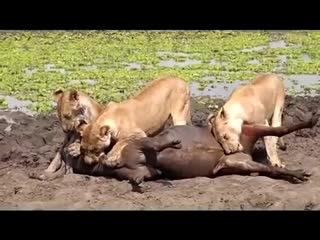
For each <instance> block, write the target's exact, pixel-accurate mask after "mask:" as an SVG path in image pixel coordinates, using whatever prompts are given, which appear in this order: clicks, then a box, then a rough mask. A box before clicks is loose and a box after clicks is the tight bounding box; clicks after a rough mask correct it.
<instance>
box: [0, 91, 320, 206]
mask: <svg viewBox="0 0 320 240" xmlns="http://www.w3.org/2000/svg"><path fill="white" fill-rule="evenodd" d="M319 103H320V97H319V96H318V97H305V98H304V97H296V98H291V97H288V98H287V99H286V110H285V113H284V119H283V122H284V124H285V123H290V122H292V121H293V122H296V121H299V120H298V116H301V112H300V111H301V110H299V109H302V111H308V110H309V111H312V110H313V111H314V110H317V109H318V108H319ZM221 104H222V101H221V100H220V101H218V106H220V105H221ZM297 107H298V108H297ZM192 109H193V114H192V119H193V123H194V124H196V125H203V124H205V119H206V117H207V115H208V113H209V112H210V110H209V109H208V107H207V106H206V105H203V104H200V103H197V102H196V101H194V100H193V104H192ZM13 121H14V122H13ZM284 139H285V141H286V143H287V150H286V151H281V150H279V155H280V157H281V158H282V160H283V161H284V162H285V164H286V165H287V167H288V168H291V169H296V168H298V169H300V168H304V169H306V170H308V171H310V172H311V173H312V176H311V178H310V180H309V181H307V182H304V183H301V184H292V183H289V182H286V181H284V180H274V179H271V178H268V177H262V176H237V175H232V176H222V177H217V178H214V179H209V178H204V177H201V178H194V179H185V180H177V181H165V182H164V181H159V182H147V183H146V184H145V185H146V187H148V190H147V191H146V192H145V193H143V194H141V193H137V192H132V191H131V186H130V185H129V184H128V182H126V181H118V180H115V179H107V178H104V177H91V176H86V175H80V174H71V175H66V176H65V177H64V178H61V179H56V180H54V181H50V182H46V181H39V180H36V179H30V178H29V177H28V174H29V173H31V172H35V171H36V172H41V171H43V170H44V169H45V168H46V167H47V166H48V164H49V163H50V160H51V159H52V158H53V157H54V155H55V152H56V150H57V149H58V147H59V144H60V143H61V142H62V140H63V133H62V130H61V129H60V127H59V125H58V120H57V118H56V117H55V115H54V114H53V115H51V116H49V117H42V116H39V117H37V118H33V117H30V116H27V115H25V114H23V113H19V112H6V111H3V112H0V208H1V209H302V210H303V209H308V210H315V209H320V148H319V144H320V123H319V122H318V124H317V126H316V127H314V128H313V129H311V130H309V129H306V130H300V131H298V132H296V133H292V134H290V135H287V136H286V137H285V138H284ZM263 150H264V147H263V145H262V144H257V153H263ZM259 155H261V154H259Z"/></svg>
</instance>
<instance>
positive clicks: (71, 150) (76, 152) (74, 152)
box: [67, 142, 81, 157]
mask: <svg viewBox="0 0 320 240" xmlns="http://www.w3.org/2000/svg"><path fill="white" fill-rule="evenodd" d="M67 152H68V154H69V155H70V156H72V157H78V156H80V154H81V152H80V142H74V143H72V144H70V145H69V146H68V147H67Z"/></svg>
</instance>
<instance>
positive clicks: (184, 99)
mask: <svg viewBox="0 0 320 240" xmlns="http://www.w3.org/2000/svg"><path fill="white" fill-rule="evenodd" d="M170 117H171V118H172V121H173V125H187V124H188V123H191V113H190V89H189V85H188V84H187V82H186V81H184V80H183V79H181V78H178V77H174V76H163V77H160V78H158V79H155V80H153V81H152V82H151V83H149V84H148V85H147V86H145V87H144V88H143V89H142V90H141V91H140V92H139V93H138V94H137V95H135V96H133V97H132V98H130V99H128V100H125V101H123V102H120V103H114V104H112V105H109V106H108V107H107V108H105V109H104V110H103V111H102V113H101V114H100V115H99V116H98V117H97V119H96V120H94V121H93V122H92V123H91V124H88V123H87V122H85V121H82V124H79V127H78V131H79V132H80V134H81V136H82V140H81V144H80V148H81V152H82V153H84V155H85V157H84V161H85V162H86V163H87V164H94V163H97V162H99V158H100V157H101V156H103V155H104V154H105V150H107V149H108V147H109V148H110V147H112V149H111V151H109V152H108V153H107V154H108V157H107V158H103V159H105V160H104V161H103V164H104V165H106V166H109V167H115V166H117V165H118V164H119V163H120V162H119V156H120V153H121V151H122V148H123V147H124V145H123V144H121V143H119V144H116V143H117V142H118V141H119V140H121V139H123V138H126V137H128V136H132V135H135V136H136V137H146V136H154V135H156V134H157V133H159V132H160V131H161V130H163V129H164V126H165V123H166V122H167V120H168V119H169V118H170Z"/></svg>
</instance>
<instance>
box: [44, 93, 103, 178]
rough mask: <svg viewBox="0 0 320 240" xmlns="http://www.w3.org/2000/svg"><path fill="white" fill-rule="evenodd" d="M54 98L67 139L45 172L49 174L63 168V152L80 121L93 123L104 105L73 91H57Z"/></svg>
mask: <svg viewBox="0 0 320 240" xmlns="http://www.w3.org/2000/svg"><path fill="white" fill-rule="evenodd" d="M53 98H54V101H55V102H56V103H57V115H58V118H59V121H60V124H61V127H62V129H63V131H64V133H65V139H64V142H63V144H62V147H61V149H60V150H59V151H58V152H57V153H56V155H55V157H54V159H53V160H52V162H51V163H50V165H49V167H48V168H47V169H46V170H45V172H47V173H52V172H55V171H56V170H57V169H58V168H59V167H60V166H61V163H62V159H61V150H62V149H63V148H64V147H65V145H66V144H67V143H68V142H70V141H69V140H70V138H71V135H72V134H73V133H72V132H73V131H74V130H75V127H76V126H77V125H78V121H79V120H80V119H85V120H86V121H87V122H91V121H93V120H94V119H95V118H96V117H97V116H98V114H99V113H100V112H101V111H102V109H103V106H102V105H100V104H99V103H97V102H96V101H94V100H93V99H92V98H91V97H89V96H88V95H87V94H85V93H83V92H81V91H77V90H73V89H72V90H67V91H63V90H61V89H59V90H56V91H55V92H54V93H53ZM76 141H77V140H76ZM66 166H67V167H68V166H69V165H68V164H67V165H66ZM68 170H69V171H72V169H71V168H68Z"/></svg>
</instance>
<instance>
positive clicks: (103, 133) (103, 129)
mask: <svg viewBox="0 0 320 240" xmlns="http://www.w3.org/2000/svg"><path fill="white" fill-rule="evenodd" d="M109 130H110V127H109V126H102V127H101V128H100V136H101V137H105V136H106V135H107V134H108V133H109Z"/></svg>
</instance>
